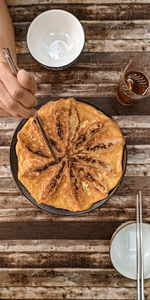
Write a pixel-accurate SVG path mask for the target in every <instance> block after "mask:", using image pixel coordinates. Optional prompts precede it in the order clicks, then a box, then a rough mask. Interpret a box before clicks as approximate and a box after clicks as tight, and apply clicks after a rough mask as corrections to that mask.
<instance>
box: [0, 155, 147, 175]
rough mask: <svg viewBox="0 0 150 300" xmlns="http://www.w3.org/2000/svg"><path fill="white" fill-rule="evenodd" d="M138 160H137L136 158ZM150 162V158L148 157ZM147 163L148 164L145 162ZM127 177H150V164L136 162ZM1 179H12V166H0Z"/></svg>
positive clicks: (143, 156)
mask: <svg viewBox="0 0 150 300" xmlns="http://www.w3.org/2000/svg"><path fill="white" fill-rule="evenodd" d="M144 158H145V155H141V159H142V160H143V162H144ZM135 160H136V158H135ZM148 160H149V157H148ZM145 163H146V162H145ZM125 176H150V164H148V165H147V164H146V165H141V164H138V163H137V161H136V164H134V165H128V166H127V169H126V173H125ZM0 177H1V178H4V177H6V178H7V177H10V178H11V177H12V173H11V169H10V166H9V165H7V166H5V165H4V166H0Z"/></svg>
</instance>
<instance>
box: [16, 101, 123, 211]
mask: <svg viewBox="0 0 150 300" xmlns="http://www.w3.org/2000/svg"><path fill="white" fill-rule="evenodd" d="M56 100H58V98H57V99H52V100H46V101H43V103H42V104H40V105H38V106H37V109H39V108H40V107H41V106H42V105H44V104H46V103H47V102H49V101H56ZM80 101H81V102H84V103H87V104H89V105H91V106H94V107H95V108H96V109H98V110H100V111H102V112H103V113H104V114H105V115H107V116H108V117H110V118H112V117H111V116H109V115H108V114H107V113H105V112H104V111H103V110H102V109H101V108H100V107H99V106H97V105H95V104H94V105H93V103H90V102H89V101H86V100H84V101H82V100H80ZM26 122H27V119H23V120H22V121H21V122H20V123H19V125H18V126H17V128H16V130H15V132H14V135H13V137H12V141H11V146H10V167H11V171H12V174H13V177H14V180H15V182H16V184H17V186H18V188H19V189H20V191H21V192H22V194H23V195H24V196H25V197H26V198H27V199H28V200H29V201H30V202H32V203H33V204H34V205H36V206H37V207H39V208H41V209H43V210H45V211H47V212H50V213H54V214H58V215H65V216H72V215H80V214H84V213H87V212H90V211H92V210H94V209H96V208H98V207H100V206H101V205H102V204H103V203H105V202H106V201H108V200H109V199H110V197H112V195H114V193H115V192H116V190H117V189H118V187H119V186H120V184H121V182H122V180H123V177H124V174H125V170H126V164H127V148H126V145H125V147H124V152H123V159H122V166H123V173H122V177H121V179H120V181H119V182H118V184H117V186H116V187H115V188H114V189H112V190H111V191H110V192H109V194H108V197H107V198H105V199H103V200H100V201H97V202H96V203H94V204H93V205H92V206H91V207H90V208H89V209H87V210H83V211H76V212H73V211H69V210H65V209H61V208H55V207H54V206H51V205H46V204H37V202H36V200H35V199H34V198H33V197H32V196H31V194H30V193H29V191H28V190H27V189H26V188H25V186H24V185H23V184H22V183H21V182H20V181H19V179H18V160H17V156H16V143H17V133H18V132H19V131H20V130H21V128H22V127H23V126H24V124H25V123H26Z"/></svg>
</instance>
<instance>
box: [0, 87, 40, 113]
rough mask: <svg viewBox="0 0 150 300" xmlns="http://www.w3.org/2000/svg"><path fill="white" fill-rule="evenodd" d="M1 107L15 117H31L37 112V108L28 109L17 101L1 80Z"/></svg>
mask: <svg viewBox="0 0 150 300" xmlns="http://www.w3.org/2000/svg"><path fill="white" fill-rule="evenodd" d="M0 107H1V108H2V109H3V110H4V111H6V112H7V113H8V114H10V115H11V116H13V117H23V118H29V117H31V116H33V115H34V113H35V109H33V108H30V109H29V108H28V109H27V108H25V107H24V106H23V105H21V104H20V103H19V102H17V101H15V100H14V99H13V98H12V97H11V95H10V94H9V93H8V91H7V89H6V88H5V86H4V84H3V83H2V82H0Z"/></svg>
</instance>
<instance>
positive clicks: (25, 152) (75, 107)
mask: <svg viewBox="0 0 150 300" xmlns="http://www.w3.org/2000/svg"><path fill="white" fill-rule="evenodd" d="M38 115H39V118H40V120H41V122H42V125H43V127H44V130H45V132H46V134H47V136H48V138H49V139H50V140H51V142H52V144H53V147H54V149H55V152H56V154H57V157H58V161H57V162H55V161H54V160H53V158H52V156H51V154H50V153H49V150H48V148H47V145H46V144H45V141H44V140H43V138H42V136H41V133H40V131H39V128H38V126H37V125H36V123H35V122H34V120H33V118H30V119H29V120H28V121H27V123H26V124H25V126H24V127H23V128H22V129H21V131H20V132H19V133H18V140H17V145H16V153H17V156H18V170H19V171H18V178H19V180H20V181H21V182H22V183H23V185H24V186H25V187H26V188H27V189H28V191H29V192H30V193H31V195H32V196H33V197H34V198H35V200H36V201H37V203H45V204H49V205H52V206H55V207H57V208H63V209H68V210H70V211H82V210H85V209H88V208H90V207H91V205H92V204H94V203H95V202H97V201H99V200H102V199H105V198H106V197H107V196H108V193H109V191H110V190H111V189H113V188H114V187H115V186H116V185H117V184H118V182H119V180H120V178H121V176H122V155H123V149H124V144H125V141H124V138H123V136H122V133H121V130H120V128H119V127H118V125H117V123H116V122H115V121H114V120H112V119H111V118H109V117H107V116H106V115H105V114H103V113H102V112H100V111H98V110H96V109H95V108H94V107H92V106H91V105H88V104H85V103H82V102H79V101H76V100H75V99H74V98H68V99H60V100H58V101H52V102H49V103H47V104H46V105H44V106H42V107H41V108H40V109H39V111H38Z"/></svg>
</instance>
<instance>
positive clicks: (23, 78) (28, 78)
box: [17, 69, 36, 95]
mask: <svg viewBox="0 0 150 300" xmlns="http://www.w3.org/2000/svg"><path fill="white" fill-rule="evenodd" d="M17 80H18V82H19V83H20V84H21V86H22V87H23V88H25V89H26V90H28V91H29V92H31V94H33V95H34V94H35V92H36V83H35V80H34V78H33V76H32V74H30V73H29V72H26V71H25V70H23V69H20V70H19V71H18V74H17Z"/></svg>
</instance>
